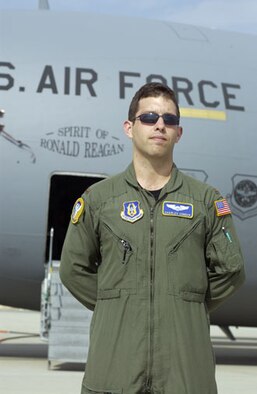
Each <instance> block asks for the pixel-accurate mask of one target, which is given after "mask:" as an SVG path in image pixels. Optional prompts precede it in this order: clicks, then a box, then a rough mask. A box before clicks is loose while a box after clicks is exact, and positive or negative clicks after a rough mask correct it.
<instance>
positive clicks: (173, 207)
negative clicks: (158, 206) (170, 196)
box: [162, 201, 194, 219]
mask: <svg viewBox="0 0 257 394" xmlns="http://www.w3.org/2000/svg"><path fill="white" fill-rule="evenodd" d="M162 214H163V215H164V216H178V217H182V218H186V219H192V217H193V216H194V207H193V204H188V203H184V202H177V201H164V202H163V204H162Z"/></svg>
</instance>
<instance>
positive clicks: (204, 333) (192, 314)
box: [60, 83, 244, 394]
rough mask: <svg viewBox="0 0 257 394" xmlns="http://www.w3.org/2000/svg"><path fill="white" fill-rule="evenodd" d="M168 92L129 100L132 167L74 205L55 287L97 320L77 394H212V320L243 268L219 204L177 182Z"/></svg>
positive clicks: (149, 89) (195, 184)
mask: <svg viewBox="0 0 257 394" xmlns="http://www.w3.org/2000/svg"><path fill="white" fill-rule="evenodd" d="M179 117H180V114H179V107H178V104H177V101H176V98H175V96H174V93H173V91H172V90H171V89H170V88H168V87H166V86H164V85H162V84H159V83H150V84H146V85H144V86H143V87H142V88H141V89H140V90H139V91H138V92H137V93H136V94H135V96H134V98H133V99H132V102H131V104H130V108H129V115H128V120H126V121H125V122H124V130H125V133H126V134H127V136H128V137H129V138H130V139H131V140H132V144H133V162H132V164H130V166H129V167H128V168H127V169H126V171H125V172H123V173H122V174H119V175H116V176H114V177H112V178H109V179H106V180H104V181H101V182H99V183H97V184H95V185H93V186H92V187H91V188H90V189H89V190H87V191H86V192H85V193H84V194H83V196H82V197H81V198H79V199H78V200H77V202H76V203H75V205H74V209H73V212H72V216H71V223H70V225H69V229H68V232H67V236H66V240H65V243H64V247H63V252H62V258H61V266H60V276H61V280H62V281H63V283H64V285H65V286H66V287H67V288H68V289H69V290H70V292H71V293H72V294H73V295H74V296H75V297H76V298H77V299H78V300H79V301H80V302H81V303H82V304H83V305H85V307H87V308H89V309H91V310H94V314H93V318H92V323H91V329H90V348H89V354H88V361H87V366H86V373H85V377H84V380H83V384H82V391H81V393H82V394H96V393H98V394H100V393H101V394H104V393H105V394H106V393H109V394H111V393H112V394H121V393H122V394H136V393H138V394H139V393H152V394H157V393H158V394H216V393H217V388H216V382H215V361H214V357H213V352H212V346H211V341H210V335H209V312H210V311H211V310H213V309H215V308H216V307H218V306H219V305H220V304H222V303H223V302H224V301H225V299H227V297H229V296H230V295H231V294H232V293H234V291H235V290H236V289H237V288H238V287H239V286H240V285H241V284H242V282H243V280H244V271H243V259H242V255H241V251H240V246H239V243H238V239H237V236H236V233H235V229H234V226H233V222H232V218H231V212H230V208H229V206H228V203H227V201H226V200H225V199H224V198H223V197H222V196H221V195H220V193H219V192H218V191H217V190H215V189H214V188H212V187H210V186H208V185H207V184H204V183H201V182H199V181H197V180H195V179H193V178H190V177H188V176H187V175H185V174H183V173H181V172H180V171H179V170H178V169H177V167H176V165H175V164H174V162H173V149H174V146H175V144H176V143H178V142H179V140H180V138H181V136H182V128H181V127H180V126H179Z"/></svg>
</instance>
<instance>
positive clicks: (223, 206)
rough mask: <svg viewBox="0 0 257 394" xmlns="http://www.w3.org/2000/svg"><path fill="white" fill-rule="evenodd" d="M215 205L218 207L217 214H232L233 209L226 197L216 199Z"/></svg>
mask: <svg viewBox="0 0 257 394" xmlns="http://www.w3.org/2000/svg"><path fill="white" fill-rule="evenodd" d="M214 206H215V209H216V215H217V216H224V215H230V214H231V209H230V207H229V205H228V202H227V200H226V199H225V198H223V199H222V200H216V201H214Z"/></svg>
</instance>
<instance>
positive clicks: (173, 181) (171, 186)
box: [125, 162, 183, 194]
mask: <svg viewBox="0 0 257 394" xmlns="http://www.w3.org/2000/svg"><path fill="white" fill-rule="evenodd" d="M125 180H126V182H127V183H129V184H130V185H132V186H133V187H135V188H137V189H138V188H139V184H138V182H137V178H136V173H135V168H134V165H133V162H132V163H130V165H129V166H128V167H127V169H126V170H125ZM182 183H183V178H182V173H181V172H180V171H179V170H178V168H177V166H176V164H175V163H174V164H173V168H172V172H171V177H170V180H169V181H168V183H166V185H165V186H164V187H163V190H162V193H161V194H164V193H170V192H173V191H175V190H177V189H179V188H180V187H181V185H182Z"/></svg>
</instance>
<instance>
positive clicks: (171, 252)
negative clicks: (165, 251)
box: [169, 219, 202, 255]
mask: <svg viewBox="0 0 257 394" xmlns="http://www.w3.org/2000/svg"><path fill="white" fill-rule="evenodd" d="M201 222H202V220H201V219H199V220H197V221H196V222H195V223H194V224H193V226H192V227H191V228H190V229H189V230H188V231H187V232H186V233H185V234H184V236H183V237H182V238H181V239H180V240H179V241H178V242H176V243H175V245H173V246H172V248H171V250H170V251H169V255H171V254H173V253H175V252H176V251H177V250H178V249H179V248H180V246H181V245H182V243H183V242H184V241H185V240H186V239H187V238H188V237H189V236H190V235H191V234H192V233H193V232H194V231H195V230H196V228H197V227H198V226H199V224H200V223H201Z"/></svg>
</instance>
